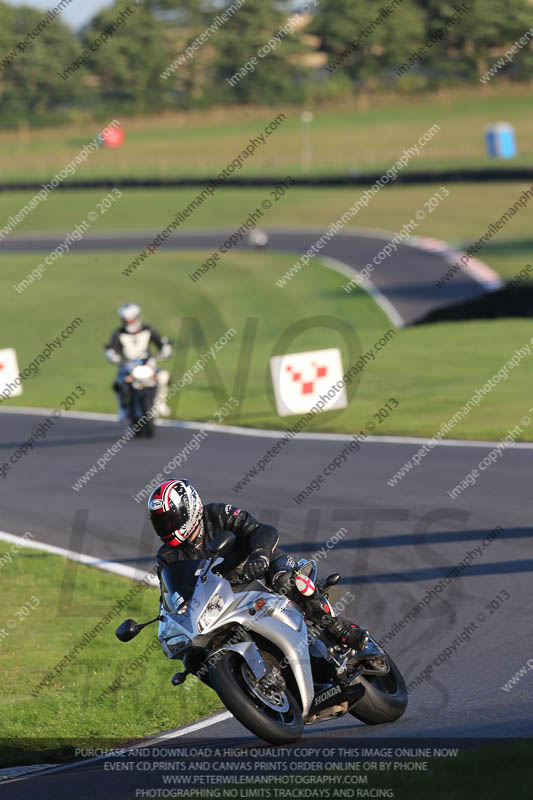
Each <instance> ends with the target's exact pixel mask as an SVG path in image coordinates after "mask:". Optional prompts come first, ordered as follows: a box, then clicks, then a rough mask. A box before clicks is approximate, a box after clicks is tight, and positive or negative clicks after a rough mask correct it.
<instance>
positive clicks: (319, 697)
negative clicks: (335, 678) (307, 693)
mask: <svg viewBox="0 0 533 800" xmlns="http://www.w3.org/2000/svg"><path fill="white" fill-rule="evenodd" d="M340 692H341V687H340V686H332V687H331V689H326V691H325V692H322V694H317V696H316V697H315V705H316V706H318V705H320V703H323V702H324V700H329V698H330V697H333V696H334V695H336V694H340Z"/></svg>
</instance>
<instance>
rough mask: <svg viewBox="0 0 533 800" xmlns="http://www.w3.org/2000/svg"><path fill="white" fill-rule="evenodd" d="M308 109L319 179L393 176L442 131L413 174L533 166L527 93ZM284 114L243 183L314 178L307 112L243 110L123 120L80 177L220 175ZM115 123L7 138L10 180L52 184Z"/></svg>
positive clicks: (446, 95)
mask: <svg viewBox="0 0 533 800" xmlns="http://www.w3.org/2000/svg"><path fill="white" fill-rule="evenodd" d="M309 108H310V110H312V111H313V112H314V115H315V118H314V121H313V122H312V124H311V125H310V126H309V131H308V134H309V144H310V146H311V148H312V153H313V161H312V166H311V168H310V170H309V171H310V172H312V173H316V174H323V173H328V172H335V173H342V174H346V173H347V172H349V171H352V170H357V171H362V172H369V171H372V172H373V171H380V170H382V169H386V168H387V167H388V166H390V164H392V163H393V162H394V161H395V160H396V158H397V157H398V155H399V154H400V153H401V152H402V151H403V150H404V149H407V148H409V147H411V146H412V145H414V144H415V143H416V142H417V140H418V139H419V137H420V136H422V134H423V133H425V131H427V130H428V129H429V128H431V126H432V125H434V124H435V123H437V124H438V125H440V128H441V130H440V132H439V133H438V135H437V136H436V137H435V138H434V139H433V141H432V142H431V143H430V144H429V145H428V146H427V147H425V148H424V149H423V150H422V152H421V155H420V156H419V157H417V158H414V159H413V160H412V162H411V164H410V165H409V169H424V168H442V167H454V166H470V167H484V166H508V165H509V164H512V165H528V166H531V165H533V110H532V108H531V102H530V92H529V88H528V87H527V86H520V85H518V86H517V85H512V84H511V85H506V84H498V83H495V84H494V86H488V87H482V88H481V89H480V88H479V87H470V88H467V89H456V90H451V91H446V90H441V91H440V92H439V93H438V94H421V95H418V96H417V95H411V96H408V97H407V96H402V95H397V96H377V97H372V96H370V95H369V96H366V95H365V96H363V95H361V94H359V95H358V97H357V98H356V100H355V102H354V101H347V102H346V104H345V105H343V106H340V107H339V106H338V105H337V106H327V105H324V104H323V103H322V102H320V103H317V104H316V106H314V105H313V104H310V105H309ZM282 110H283V113H285V114H286V115H287V120H286V121H285V122H284V123H283V125H282V126H281V127H280V128H279V129H278V130H277V131H276V132H275V133H274V134H273V135H272V136H271V137H270V139H269V140H268V141H267V143H266V145H265V146H263V147H261V148H259V149H258V150H257V152H256V153H255V155H254V157H253V158H251V159H249V160H248V161H246V162H245V167H244V168H243V170H242V171H241V174H248V175H257V174H279V173H282V174H284V173H287V172H288V173H291V174H299V173H302V172H306V171H307V169H306V167H305V166H304V165H303V163H302V141H303V139H302V122H301V119H300V115H301V109H296V108H284V109H281V108H280V109H276V110H275V111H274V110H273V109H264V108H263V109H256V108H248V107H247V108H243V107H237V108H227V109H212V110H210V111H204V112H182V113H174V114H172V113H169V114H161V115H158V116H157V117H149V118H136V119H122V120H121V122H122V124H123V126H124V128H125V131H126V140H125V144H124V145H123V147H122V148H120V149H117V150H101V151H99V152H98V153H95V154H93V155H92V156H90V158H89V160H88V162H87V164H86V165H84V166H82V167H80V168H79V170H78V172H77V176H76V177H78V178H81V177H85V178H88V177H97V176H109V175H112V176H126V175H130V176H139V177H140V176H145V177H146V176H157V175H159V176H162V177H169V176H179V175H212V174H214V173H215V172H218V171H219V170H220V169H221V168H222V167H224V166H225V165H226V164H228V163H229V162H231V161H232V160H233V159H234V158H235V156H236V155H237V154H238V153H239V152H240V151H241V150H242V149H243V147H245V146H246V144H247V143H248V141H249V139H250V138H253V137H256V136H257V135H258V134H260V133H261V132H262V131H263V130H264V128H265V126H266V125H267V124H268V122H269V121H270V120H271V119H273V118H274V117H275V116H276V114H277V113H279V112H280V111H282ZM500 119H505V120H506V121H508V122H510V123H512V124H514V125H515V128H516V133H517V141H518V152H519V155H518V158H516V159H514V160H513V161H507V162H497V161H493V160H490V159H489V158H488V157H487V156H486V155H485V145H484V138H483V136H484V129H485V126H486V125H487V124H489V123H494V122H497V121H498V120H500ZM110 121H111V120H110V119H105V120H101V121H99V122H88V121H87V120H84V121H83V122H80V123H79V124H78V125H72V126H69V127H64V128H51V129H44V130H35V131H29V130H27V129H21V130H19V131H18V132H12V131H3V132H0V145H1V146H0V170H1V172H2V175H3V179H4V180H9V179H26V180H27V179H29V178H30V177H31V178H32V179H34V180H45V179H46V178H51V177H52V176H53V175H54V174H55V173H56V172H57V171H58V170H60V169H61V168H62V167H64V166H65V165H66V164H68V163H69V162H70V160H71V159H72V158H74V156H75V155H76V154H77V153H78V152H79V151H80V149H81V148H82V146H83V145H84V144H85V143H87V142H89V141H91V140H92V139H93V137H94V136H96V134H97V133H98V132H99V131H100V130H101V129H102V128H103V127H104V126H105V125H106V124H107V123H108V122H110ZM391 130H393V131H394V135H391Z"/></svg>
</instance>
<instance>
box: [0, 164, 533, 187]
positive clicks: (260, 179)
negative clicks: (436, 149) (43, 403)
mask: <svg viewBox="0 0 533 800" xmlns="http://www.w3.org/2000/svg"><path fill="white" fill-rule="evenodd" d="M381 177H382V174H381V173H377V172H376V173H374V174H363V175H316V176H307V177H306V176H300V177H294V178H293V180H294V184H293V185H294V186H318V187H321V186H373V184H374V183H376V181H378V180H379V179H380V178H381ZM285 179H286V176H281V177H275V176H271V175H258V176H255V177H249V178H247V177H237V178H227V179H226V180H225V181H224V184H223V186H221V187H220V188H224V187H225V186H231V187H234V188H236V187H243V188H247V187H253V186H277V185H278V184H279V183H281V182H283V181H284V180H285ZM210 180H214V178H212V177H209V176H204V177H194V178H193V177H183V178H99V179H95V180H85V181H64V182H63V183H61V184H59V186H57V188H56V191H58V192H59V191H64V190H72V189H109V188H115V187H116V188H121V189H160V188H180V187H188V186H205V185H206V183H209V181H210ZM493 181H533V168H527V167H522V168H518V167H516V168H512V169H510V168H506V167H502V168H494V169H443V170H437V171H422V170H417V171H414V170H413V171H412V172H404V173H402V174H399V175H398V176H397V178H396V180H395V181H394V185H397V184H399V183H401V184H421V183H485V182H493ZM42 186H43V184H42V183H35V182H30V181H28V182H26V181H10V182H6V183H0V192H20V191H38V190H39V189H42Z"/></svg>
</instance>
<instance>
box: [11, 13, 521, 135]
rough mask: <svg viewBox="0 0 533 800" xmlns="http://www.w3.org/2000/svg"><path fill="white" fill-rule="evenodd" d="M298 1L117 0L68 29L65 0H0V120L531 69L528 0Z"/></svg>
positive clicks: (274, 97) (436, 81)
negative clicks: (42, 3) (36, 1)
mask: <svg viewBox="0 0 533 800" xmlns="http://www.w3.org/2000/svg"><path fill="white" fill-rule="evenodd" d="M29 2H31V0H29ZM299 2H300V5H299V6H298V5H295V4H294V2H292V3H290V2H281V1H280V0H141V1H140V2H136V0H116V2H114V3H113V4H112V5H111V6H109V7H107V8H105V9H104V10H102V11H100V12H99V13H97V14H96V15H95V16H94V17H93V18H92V19H91V20H90V21H89V23H88V24H87V25H85V26H84V27H83V28H82V29H81V30H80V31H78V32H74V31H72V30H71V29H70V28H69V27H68V26H67V25H66V24H65V22H64V21H63V20H62V18H61V14H62V10H63V7H64V6H66V5H68V0H58V4H57V6H56V7H55V11H54V10H52V11H49V12H43V11H41V10H38V9H34V8H31V7H28V6H22V7H13V6H10V5H7V3H5V2H1V1H0V123H1V124H2V125H4V126H6V125H16V124H21V122H27V123H30V124H31V123H39V122H40V123H43V122H44V123H49V122H51V121H66V120H67V119H71V118H72V117H73V116H75V114H76V112H77V110H79V109H84V110H87V109H89V110H91V109H94V110H95V111H98V112H99V113H102V114H103V113H106V112H107V111H109V110H111V111H112V112H113V113H115V114H116V113H119V112H122V113H147V112H148V113H149V112H153V111H155V110H164V109H172V108H191V107H197V108H198V107H208V106H212V105H216V104H234V103H238V104H263V105H264V104H267V105H273V104H279V103H304V102H306V101H309V100H312V99H328V100H329V99H336V98H341V97H344V96H349V95H353V94H354V93H358V92H373V91H381V90H384V89H385V90H393V91H395V92H413V91H419V90H422V89H432V88H439V87H443V86H453V85H458V84H468V83H476V82H478V83H479V82H480V81H481V79H482V76H484V75H485V78H484V79H483V81H482V83H483V84H485V83H487V81H488V78H487V77H486V76H487V75H489V76H490V77H491V76H492V72H491V71H490V70H491V69H492V68H493V65H494V64H495V63H497V68H494V69H493V72H494V80H496V81H498V80H502V79H507V80H513V81H526V80H529V79H530V78H531V76H532V74H533V55H532V48H531V39H532V38H533V26H532V25H531V23H532V20H531V15H530V13H528V12H530V9H531V5H530V2H529V0H454V2H448V0H444V2H443V0H307V2H306V0H299ZM296 12H302V13H304V14H305V16H302V14H301V13H296ZM520 42H523V43H522V44H520ZM506 54H507V55H506ZM491 79H492V77H491Z"/></svg>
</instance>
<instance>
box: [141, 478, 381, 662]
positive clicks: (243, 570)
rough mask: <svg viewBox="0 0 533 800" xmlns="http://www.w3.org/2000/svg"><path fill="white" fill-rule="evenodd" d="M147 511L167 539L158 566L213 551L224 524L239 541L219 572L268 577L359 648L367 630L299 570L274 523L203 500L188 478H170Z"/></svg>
mask: <svg viewBox="0 0 533 800" xmlns="http://www.w3.org/2000/svg"><path fill="white" fill-rule="evenodd" d="M148 514H149V517H150V521H151V523H152V525H153V527H154V530H155V532H156V534H157V535H158V536H159V538H160V539H161V540H162V542H163V545H162V546H161V547H160V548H159V550H158V552H157V569H158V574H159V575H160V574H161V570H162V568H163V567H164V566H165V564H169V563H171V562H172V561H179V560H185V559H200V558H208V557H209V556H210V553H209V550H208V549H207V545H208V543H209V542H210V541H211V540H212V539H213V538H214V537H215V536H216V534H217V533H219V532H220V531H222V530H229V531H232V532H233V534H234V535H235V537H236V542H235V545H234V547H233V548H232V549H231V551H230V552H229V553H228V554H227V555H226V556H225V557H224V562H223V563H222V564H221V565H220V572H221V574H223V575H224V576H225V577H226V578H227V579H228V580H229V581H230V583H232V581H236V582H238V581H239V580H241V581H242V579H244V580H246V581H252V580H257V579H264V580H266V583H267V585H269V586H270V587H271V588H272V589H273V590H274V591H275V592H278V593H280V594H283V595H286V596H287V597H289V599H290V600H292V601H294V602H295V603H296V604H297V605H298V606H299V607H300V608H301V609H302V611H303V612H304V614H305V615H306V617H307V618H308V619H309V620H310V621H312V622H315V623H317V624H318V625H320V626H322V627H323V628H325V629H326V630H327V632H328V633H329V634H330V635H331V637H332V638H333V639H334V640H336V641H337V642H339V643H340V644H343V645H346V647H349V648H353V649H354V650H360V649H361V648H362V647H363V646H364V642H365V640H366V636H367V634H366V630H365V629H364V628H361V627H359V626H358V625H355V624H353V623H351V622H349V621H348V620H346V619H344V617H337V616H336V615H335V612H334V610H333V609H332V607H331V606H330V604H329V602H328V600H327V598H326V597H324V595H322V594H321V593H320V592H319V591H318V590H317V588H316V587H315V585H314V584H313V583H312V581H311V580H310V579H309V578H307V577H305V576H299V575H296V576H295V574H294V571H295V568H296V562H295V560H294V559H293V558H292V556H290V555H287V554H286V553H284V552H283V550H281V549H280V548H279V547H278V541H279V536H278V532H277V530H276V528H274V527H273V526H272V525H267V524H265V523H261V522H258V521H257V520H256V519H255V517H253V516H252V515H251V514H249V513H248V512H247V511H244V510H243V509H241V508H236V507H235V506H233V505H230V504H226V505H225V504H224V503H209V504H208V505H205V506H204V505H203V503H202V501H201V499H200V496H199V494H198V492H197V491H196V489H195V488H194V487H193V486H192V485H191V484H190V483H189V481H188V480H185V479H179V480H176V479H174V480H168V481H165V482H164V483H161V484H160V485H159V486H157V487H156V488H155V489H154V490H153V492H152V494H151V495H150V497H149V498H148Z"/></svg>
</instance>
